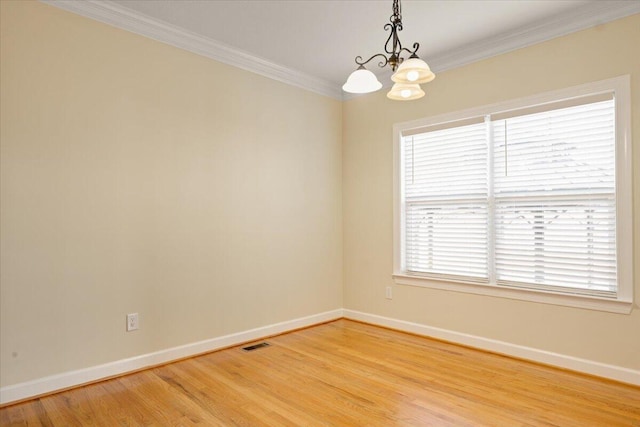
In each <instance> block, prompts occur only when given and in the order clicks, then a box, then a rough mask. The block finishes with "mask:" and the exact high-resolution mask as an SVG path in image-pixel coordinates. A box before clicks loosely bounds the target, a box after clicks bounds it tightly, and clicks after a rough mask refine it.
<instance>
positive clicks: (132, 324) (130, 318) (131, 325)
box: [127, 313, 140, 332]
mask: <svg viewBox="0 0 640 427" xmlns="http://www.w3.org/2000/svg"><path fill="white" fill-rule="evenodd" d="M139 327H140V324H139V323H138V313H131V314H127V332H131V331H136V330H137V329H138V328H139Z"/></svg>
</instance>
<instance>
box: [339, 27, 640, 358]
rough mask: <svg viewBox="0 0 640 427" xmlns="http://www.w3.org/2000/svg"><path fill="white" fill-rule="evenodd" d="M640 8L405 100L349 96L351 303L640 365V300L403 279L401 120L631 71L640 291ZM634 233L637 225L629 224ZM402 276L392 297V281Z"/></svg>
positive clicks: (347, 256)
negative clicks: (586, 300) (398, 183)
mask: <svg viewBox="0 0 640 427" xmlns="http://www.w3.org/2000/svg"><path fill="white" fill-rule="evenodd" d="M638 40H640V15H634V16H631V17H628V18H625V19H622V20H618V21H615V22H612V23H609V24H606V25H601V26H598V27H595V28H592V29H588V30H585V31H581V32H578V33H574V34H571V35H568V36H565V37H561V38H558V39H555V40H551V41H548V42H545V43H541V44H537V45H534V46H532V47H528V48H524V49H520V50H517V51H514V52H511V53H508V54H505V55H500V56H497V57H494V58H491V59H487V60H484V61H481V62H477V63H474V64H471V65H468V66H464V67H460V68H458V69H455V70H451V71H448V72H443V73H440V75H438V77H437V78H436V80H435V81H434V82H432V83H429V84H427V85H425V91H426V92H427V95H426V96H425V97H424V98H423V99H421V100H418V101H414V102H410V103H406V104H399V103H397V102H393V101H389V100H387V99H386V97H385V94H384V93H382V92H380V93H376V94H373V95H369V96H366V97H361V98H357V99H354V100H351V101H347V102H345V103H344V107H343V108H344V115H343V123H344V126H343V218H344V276H343V277H344V286H345V288H344V289H345V294H344V298H345V308H347V309H352V310H359V311H363V312H366V313H371V314H377V315H381V316H388V317H391V318H395V319H401V320H405V321H411V322H416V323H421V324H425V325H429V326H434V327H439V328H445V329H449V330H452V331H458V332H462V333H467V334H473V335H478V336H481V337H485V338H491V339H497V340H502V341H506V342H509V343H514V344H519V345H524V346H530V347H534V348H538V349H542V350H547V351H552V352H557V353H561V354H565V355H569V356H574V357H579V358H585V359H590V360H594V361H598V362H602V363H608V364H613V365H618V366H621V367H626V368H631V369H640V310H638V304H637V302H636V305H635V307H634V310H633V312H632V314H630V315H620V314H612V313H605V312H599V311H589V310H583V309H576V308H567V307H558V306H553V305H545V304H538V303H530V302H523V301H514V300H509V299H501V298H494V297H487V296H479V295H471V294H464V293H457V292H448V291H439V290H435V289H426V288H419V287H411V286H404V285H394V284H393V281H392V279H391V273H392V232H393V230H392V193H393V188H392V168H393V164H392V154H393V146H392V125H393V124H394V123H397V122H404V121H408V120H413V119H418V118H422V117H428V116H431V115H436V114H440V113H446V112H451V111H457V110H462V109H466V108H471V107H476V106H481V105H485V104H490V103H494V102H499V101H503V100H509V99H513V98H518V97H523V96H527V95H533V94H536V93H540V92H544V91H549V90H554V89H560V88H565V87H569V86H573V85H577V84H582V83H587V82H591V81H597V80H602V79H606V78H610V77H615V76H619V75H624V74H630V75H631V85H632V98H633V99H632V114H633V118H632V120H633V135H634V136H635V141H634V144H633V145H634V146H633V150H634V154H633V156H634V158H633V165H634V166H633V168H634V181H633V185H634V191H633V194H634V212H635V216H634V222H635V223H634V231H633V233H634V254H635V255H634V266H635V271H636V276H635V285H634V289H635V295H636V301H637V299H638V298H639V297H640V222H639V216H638V214H637V213H638V212H640V192H639V189H640V182H639V179H640V173H639V172H638V168H639V167H640V90H639V88H640V54H638V46H637V45H638V43H637V41H638ZM629 232H630V233H631V232H632V230H629ZM386 286H393V292H394V293H393V296H394V298H393V300H387V299H385V297H384V295H385V293H384V289H385V287H386Z"/></svg>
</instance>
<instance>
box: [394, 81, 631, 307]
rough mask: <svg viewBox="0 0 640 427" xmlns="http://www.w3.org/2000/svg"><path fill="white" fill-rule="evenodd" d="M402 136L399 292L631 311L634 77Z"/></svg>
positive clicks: (452, 118) (463, 115)
mask: <svg viewBox="0 0 640 427" xmlns="http://www.w3.org/2000/svg"><path fill="white" fill-rule="evenodd" d="M394 134H395V154H396V156H395V157H396V159H395V180H396V183H395V205H396V206H395V209H394V211H395V221H394V222H395V231H394V233H395V238H394V241H395V250H394V270H395V271H394V279H395V280H396V282H398V283H401V284H410V285H419V286H429V287H437V288H443V289H449V290H458V291H464V292H472V293H481V294H489V295H497V296H505V297H509V298H517V299H526V300H533V301H538V302H547V303H553V304H562V305H571V306H578V307H585V308H594V309H602V310H606V311H613V312H624V313H628V312H630V310H631V302H632V291H633V283H632V256H631V247H632V243H631V230H632V220H631V154H630V148H631V141H630V112H629V79H628V77H627V76H625V77H620V78H616V79H611V80H606V81H602V82H597V83H591V84H588V85H583V86H579V87H574V88H570V89H566V90H561V91H556V92H553V93H546V94H542V95H538V96H536V97H530V98H526V99H521V100H516V101H512V102H508V103H502V104H498V105H492V106H487V107H481V108H478V109H473V110H467V111H463V112H459V113H454V114H451V115H446V116H440V117H436V118H432V119H427V120H422V121H417V122H411V123H404V124H400V125H396V126H395V127H394Z"/></svg>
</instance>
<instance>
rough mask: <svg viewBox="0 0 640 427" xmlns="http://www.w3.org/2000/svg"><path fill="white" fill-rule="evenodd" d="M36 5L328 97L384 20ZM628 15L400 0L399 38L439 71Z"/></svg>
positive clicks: (585, 8)
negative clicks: (417, 45) (414, 46)
mask: <svg viewBox="0 0 640 427" xmlns="http://www.w3.org/2000/svg"><path fill="white" fill-rule="evenodd" d="M44 1H45V2H47V3H49V4H53V5H54V6H58V7H62V8H65V9H68V10H71V11H74V12H76V13H80V14H83V15H85V16H89V17H91V18H94V19H98V20H101V21H103V22H107V23H109V24H112V25H116V26H119V27H121V28H125V29H128V30H130V31H134V32H137V33H140V34H143V35H145V36H148V37H152V38H155V39H157V40H160V41H163V42H166V43H170V44H173V45H176V46H178V47H181V48H185V49H188V50H191V51H194V52H196V53H199V54H203V55H205V56H210V57H213V58H214V59H217V60H221V61H223V62H227V63H230V64H232V65H236V66H239V67H241V68H244V69H249V70H251V71H255V72H258V73H260V74H264V75H267V76H269V77H272V78H276V79H278V80H281V81H286V82H288V83H291V84H295V85H297V86H303V87H306V88H308V89H310V90H314V91H316V92H320V93H324V94H327V95H330V96H334V97H337V98H341V97H342V94H341V91H340V87H341V86H342V84H343V83H344V81H345V80H346V78H347V76H348V75H349V73H351V72H352V71H353V70H355V68H356V64H355V62H354V58H355V57H356V56H357V55H360V56H362V57H363V58H368V57H370V56H372V55H374V54H376V53H380V52H382V51H383V47H384V42H385V41H386V38H387V36H388V34H389V33H388V32H387V31H385V30H384V25H385V24H386V23H387V22H389V17H390V15H391V14H392V1H391V0H379V1H373V0H343V1H339V0H232V1H229V0H215V1H213V0H211V1H207V0H91V1H85V2H78V1H74V0H44ZM633 13H640V1H637V0H627V1H613V0H612V1H597V0H596V1H594V0H555V1H550V0H497V1H494V0H447V1H438V0H423V1H418V0H405V1H403V2H402V21H403V24H404V29H403V31H402V32H400V40H401V42H402V43H403V45H404V46H406V47H410V46H411V45H412V44H413V43H414V42H419V43H420V49H419V51H418V54H419V55H420V57H421V58H422V59H424V60H426V61H427V62H428V63H429V64H430V66H431V68H432V69H433V70H434V71H435V72H436V73H438V72H439V71H443V70H446V69H450V68H454V67H456V66H460V65H463V64H465V63H469V62H473V61H475V60H479V59H483V58H486V57H489V56H493V55H496V54H500V53H504V52H506V51H509V50H513V49H517V48H520V47H524V46H527V45H530V44H533V43H537V42H540V41H543V40H547V39H550V38H553V37H557V36H560V35H564V34H567V33H570V32H573V31H577V30H580V29H583V28H587V27H590V26H594V25H597V24H600V23H604V22H607V21H610V20H613V19H617V18H620V17H623V16H627V15H631V14H633ZM387 68H388V67H387ZM368 69H370V70H371V71H374V72H375V73H376V74H379V75H380V79H381V81H383V80H388V70H381V69H379V68H378V67H377V62H375V61H372V63H371V64H370V65H369V66H368Z"/></svg>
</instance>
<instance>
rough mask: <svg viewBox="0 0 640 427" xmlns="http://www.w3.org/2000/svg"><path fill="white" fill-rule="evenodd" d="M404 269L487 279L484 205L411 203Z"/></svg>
mask: <svg viewBox="0 0 640 427" xmlns="http://www.w3.org/2000/svg"><path fill="white" fill-rule="evenodd" d="M406 215H407V216H406V233H407V234H406V244H407V251H406V264H407V270H408V271H412V272H419V273H432V274H438V275H446V276H467V277H469V279H471V278H476V279H478V280H480V281H485V282H486V281H487V209H486V204H481V203H456V204H441V205H430V204H421V203H411V204H409V205H408V206H407V210H406Z"/></svg>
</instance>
